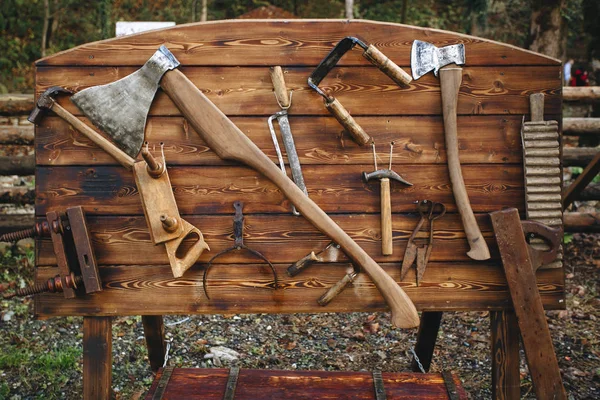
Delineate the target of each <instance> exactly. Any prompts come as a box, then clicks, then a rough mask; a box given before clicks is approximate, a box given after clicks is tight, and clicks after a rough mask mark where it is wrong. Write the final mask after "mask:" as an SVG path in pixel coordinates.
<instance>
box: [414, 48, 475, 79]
mask: <svg viewBox="0 0 600 400" xmlns="http://www.w3.org/2000/svg"><path fill="white" fill-rule="evenodd" d="M452 63H455V64H457V65H461V64H464V63H465V45H464V44H462V43H461V44H453V45H451V46H445V47H440V48H437V47H435V46H434V45H432V44H431V43H427V42H422V41H420V40H415V41H414V42H413V45H412V50H411V52H410V68H411V69H412V76H413V79H415V80H417V79H419V78H420V77H422V76H423V75H425V74H426V73H428V72H429V71H433V73H434V74H435V76H437V74H438V71H439V70H440V68H442V67H443V66H445V65H448V64H452Z"/></svg>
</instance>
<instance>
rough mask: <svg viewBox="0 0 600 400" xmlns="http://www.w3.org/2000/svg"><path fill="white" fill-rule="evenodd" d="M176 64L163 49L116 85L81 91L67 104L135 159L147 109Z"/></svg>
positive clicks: (171, 55)
mask: <svg viewBox="0 0 600 400" xmlns="http://www.w3.org/2000/svg"><path fill="white" fill-rule="evenodd" d="M178 66H179V61H177V59H176V58H175V56H173V54H172V53H171V52H170V51H169V50H168V49H167V48H166V47H165V46H160V48H159V49H158V50H157V51H156V53H154V55H153V56H152V57H151V58H150V59H149V60H148V61H147V62H146V64H144V66H143V67H142V68H140V69H139V70H137V71H135V72H134V73H132V74H131V75H128V76H126V77H125V78H122V79H119V80H118V81H115V82H112V83H109V84H106V85H100V86H93V87H90V88H87V89H84V90H82V91H80V92H78V93H76V94H74V95H73V96H71V101H72V102H73V103H75V105H76V106H77V107H78V108H79V109H80V110H81V112H83V113H84V114H85V116H86V117H88V118H89V120H90V121H92V123H93V124H94V125H96V126H97V127H98V128H99V129H100V130H102V131H103V132H104V133H106V134H107V135H108V136H110V137H111V138H112V139H113V141H114V142H115V143H116V144H117V146H118V147H119V148H120V149H121V150H123V151H124V152H125V153H127V154H128V155H129V156H131V157H133V158H135V157H136V156H137V154H138V153H139V151H140V150H141V148H142V144H143V143H144V128H145V127H146V117H147V116H148V111H150V105H151V104H152V101H153V100H154V95H155V94H156V91H157V90H158V84H159V82H160V80H161V78H162V76H163V74H164V73H165V72H167V71H169V70H172V69H174V68H177V67H178Z"/></svg>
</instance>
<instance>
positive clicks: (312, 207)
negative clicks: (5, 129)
mask: <svg viewBox="0 0 600 400" xmlns="http://www.w3.org/2000/svg"><path fill="white" fill-rule="evenodd" d="M178 65H179V62H177V60H176V59H175V57H174V56H173V54H172V53H171V52H170V51H169V50H168V49H167V48H166V47H165V46H161V47H160V48H159V49H158V50H157V51H156V53H154V55H153V56H152V57H151V58H150V59H149V60H148V62H147V63H146V64H145V65H144V66H143V67H142V69H146V70H147V71H150V73H145V74H139V73H136V72H134V73H133V74H131V75H129V76H126V77H125V78H122V79H121V80H119V81H116V82H113V83H110V84H108V85H104V86H96V87H93V88H88V89H84V90H82V91H80V92H79V93H77V94H75V95H73V96H72V97H71V100H72V101H73V102H74V103H75V104H76V105H77V106H78V107H79V108H80V109H81V110H82V111H83V112H84V114H86V115H88V113H87V112H86V109H90V108H91V109H93V110H94V113H95V115H99V116H100V119H101V120H103V121H104V125H105V128H104V130H105V132H106V133H107V134H108V135H110V136H111V137H113V138H115V140H117V139H116V138H117V137H119V136H120V135H122V134H123V132H124V131H125V130H126V129H129V130H132V129H133V128H135V130H134V131H135V132H137V134H138V135H139V132H142V134H143V130H144V124H143V123H142V122H134V121H145V116H146V115H147V113H148V111H149V107H148V109H146V110H144V113H143V115H142V114H141V113H138V115H128V117H127V118H119V117H116V116H117V115H118V114H116V113H115V110H114V109H112V108H111V107H109V106H107V105H110V98H107V97H106V96H105V95H104V93H108V96H110V95H113V94H114V93H115V92H116V93H120V92H119V87H121V86H122V87H124V88H135V89H136V90H137V91H138V92H139V91H145V92H146V93H145V94H144V97H152V98H153V97H154V94H155V91H156V89H155V88H156V87H157V86H158V84H159V83H160V86H161V88H162V89H163V91H164V92H165V93H166V94H167V95H168V96H169V97H170V98H171V100H172V101H173V102H174V103H175V105H176V106H177V108H179V110H180V111H181V113H182V114H183V116H184V117H185V118H186V119H187V120H188V122H189V123H190V125H191V126H192V127H193V128H194V130H195V131H196V132H198V134H199V135H200V136H201V137H202V139H203V140H204V141H205V142H206V143H207V145H208V146H209V147H210V148H211V149H212V150H213V151H214V152H215V153H216V154H217V155H218V156H219V157H220V158H222V159H224V160H234V161H238V162H241V163H244V164H246V165H248V166H250V167H251V168H253V169H255V170H256V171H258V172H260V173H262V174H263V175H264V176H265V177H267V178H268V179H269V180H271V181H272V182H273V183H274V184H275V185H276V186H277V187H278V188H279V190H281V192H282V193H283V195H285V196H286V197H287V198H288V199H289V200H290V201H291V202H292V204H294V206H296V209H297V210H298V211H300V212H301V213H302V215H303V216H304V217H305V218H306V219H307V220H308V221H309V222H311V223H312V224H313V225H314V226H315V227H316V228H317V229H319V230H320V231H321V232H323V233H324V234H325V235H327V236H328V237H329V238H331V240H333V241H334V242H336V243H337V244H339V245H340V247H341V249H342V250H343V251H344V252H345V253H346V255H347V256H348V257H349V258H350V259H351V260H352V261H353V262H355V263H356V264H358V265H360V266H361V267H362V268H363V270H364V271H365V272H367V274H369V276H370V277H371V279H372V280H373V282H374V283H375V286H376V287H377V288H378V289H379V291H380V292H381V294H382V296H383V298H384V299H385V301H386V302H387V304H388V306H389V307H390V309H391V312H392V323H393V324H394V325H395V326H398V327H401V328H412V327H416V326H417V325H418V324H419V316H418V314H417V309H416V308H415V306H414V304H413V303H412V301H411V300H410V298H409V297H408V295H407V294H406V293H405V292H404V291H403V290H402V289H401V288H400V286H399V285H398V284H397V283H396V282H395V281H394V280H393V279H392V277H390V276H389V275H388V274H387V273H386V272H385V271H384V270H383V269H382V268H381V267H380V266H379V265H378V264H377V263H376V262H375V261H374V260H373V259H372V258H371V257H370V256H369V255H368V254H367V253H366V252H365V251H364V250H363V249H362V248H361V247H360V246H358V244H356V242H354V240H352V239H351V238H350V236H348V234H347V233H346V232H344V231H343V230H342V229H341V228H340V227H339V226H338V225H337V224H336V223H335V222H334V221H333V220H332V219H331V218H330V217H329V216H328V215H327V214H325V212H324V211H323V210H321V209H320V208H319V206H317V204H316V203H315V202H314V201H312V200H311V199H310V198H309V197H307V196H306V195H305V194H304V193H303V192H302V190H301V189H300V188H298V186H296V184H295V183H294V182H293V181H292V180H291V179H289V178H288V177H287V176H286V175H285V174H284V173H283V172H282V171H281V170H280V169H279V168H277V166H276V165H275V164H274V163H273V162H272V161H271V160H270V159H269V157H267V156H266V155H265V154H264V153H263V152H262V151H261V150H260V149H259V148H258V147H257V146H256V145H255V144H254V143H253V142H252V141H251V140H250V139H249V138H248V137H247V136H246V135H244V133H243V132H242V131H241V130H240V129H239V128H238V127H237V126H236V125H235V124H234V123H233V122H231V120H230V119H229V118H227V116H226V115H225V114H223V112H222V111H221V110H219V109H218V108H217V107H216V106H215V105H214V104H213V103H212V102H211V101H210V100H209V99H208V98H207V97H206V96H205V95H204V94H203V93H202V92H201V91H200V90H199V89H198V88H197V87H196V86H195V85H194V84H193V83H192V82H191V81H190V80H189V79H188V78H187V77H186V76H185V75H184V74H183V73H182V72H180V71H179V70H177V69H174V68H176V67H177V66H178ZM155 71H160V73H155ZM163 74H164V75H163ZM161 75H162V79H161ZM105 89H106V90H105ZM140 95H141V94H140ZM84 103H85V105H84ZM115 106H116V107H127V104H125V103H124V102H119V104H117V105H115ZM136 109H137V107H135V108H132V110H136ZM88 118H90V120H91V121H92V122H94V121H95V120H96V118H95V117H93V116H90V115H88ZM132 123H135V124H136V125H135V127H132V126H131V124H132ZM124 125H128V126H124Z"/></svg>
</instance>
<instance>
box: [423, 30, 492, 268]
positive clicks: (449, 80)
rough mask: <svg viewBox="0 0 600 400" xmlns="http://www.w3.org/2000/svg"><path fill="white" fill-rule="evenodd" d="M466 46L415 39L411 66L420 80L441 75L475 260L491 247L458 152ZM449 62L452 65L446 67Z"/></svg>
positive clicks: (450, 147) (460, 204) (455, 186)
mask: <svg viewBox="0 0 600 400" xmlns="http://www.w3.org/2000/svg"><path fill="white" fill-rule="evenodd" d="M464 62H465V50H464V45H462V44H460V45H452V46H446V47H442V48H437V47H435V46H434V45H432V44H431V43H427V42H421V41H419V40H415V41H414V42H413V47H412V52H411V68H412V74H413V78H414V79H415V80H416V79H419V78H420V77H421V76H423V75H424V74H426V73H428V72H429V71H433V72H434V74H435V75H436V76H437V75H438V71H439V75H440V87H441V92H442V113H443V115H444V135H445V139H446V156H447V157H448V171H449V174H450V182H451V183H452V193H453V194H454V200H455V201H456V206H457V208H458V212H459V213H460V218H461V220H462V223H463V227H464V229H465V234H466V236H467V241H468V242H469V246H470V250H469V251H468V252H467V255H468V256H469V257H471V258H472V259H474V260H487V259H489V258H490V250H489V249H488V246H487V243H486V242H485V239H484V238H483V235H482V234H481V230H480V229H479V226H478V225H477V220H476V219H475V215H474V214H473V209H472V208H471V202H470V201H469V195H468V194H467V189H466V187H465V181H464V179H463V176H462V170H461V167H460V159H459V154H458V128H457V123H456V115H457V106H458V91H459V89H460V84H461V82H462V68H461V67H459V66H458V65H455V66H453V65H448V64H452V63H455V64H464ZM446 65H448V66H446Z"/></svg>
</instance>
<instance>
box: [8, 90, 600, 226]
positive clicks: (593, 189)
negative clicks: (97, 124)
mask: <svg viewBox="0 0 600 400" xmlns="http://www.w3.org/2000/svg"><path fill="white" fill-rule="evenodd" d="M563 99H564V101H565V102H588V103H589V102H600V87H599V86H593V87H565V88H564V89H563ZM33 104H34V103H33V95H26V94H25V95H24V94H9V95H1V96H0V146H7V147H6V148H5V150H6V149H9V150H10V151H8V152H7V151H4V152H2V153H0V154H6V153H9V155H0V176H5V175H21V176H23V175H33V174H34V168H35V156H34V155H33V138H34V129H33V125H32V124H31V123H29V122H28V121H27V115H28V114H29V112H30V111H31V109H32V108H33ZM563 134H564V135H566V136H584V135H595V136H598V135H600V118H564V119H563ZM563 165H564V166H565V167H569V166H580V167H586V166H587V167H588V168H586V171H585V172H584V174H582V175H585V176H584V178H585V179H581V180H580V181H579V182H575V186H571V187H570V188H568V189H566V190H565V192H566V193H565V195H566V196H567V202H568V203H570V202H572V201H573V200H600V184H598V183H592V184H588V183H589V182H590V181H591V180H592V179H593V177H594V176H595V175H597V174H598V172H599V171H598V169H600V153H598V150H597V149H596V148H586V147H576V148H571V147H566V148H564V149H563ZM586 180H587V182H586ZM34 200H35V193H34V191H33V189H31V188H28V187H24V186H9V187H0V206H1V205H6V204H15V205H22V204H33V203H34ZM566 206H568V204H566ZM564 218H565V230H566V231H570V232H600V214H599V213H578V212H566V213H565V215H564ZM33 220H34V216H33V213H25V214H0V233H3V232H9V231H13V230H17V229H23V228H27V227H31V226H32V225H33Z"/></svg>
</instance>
